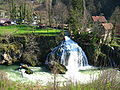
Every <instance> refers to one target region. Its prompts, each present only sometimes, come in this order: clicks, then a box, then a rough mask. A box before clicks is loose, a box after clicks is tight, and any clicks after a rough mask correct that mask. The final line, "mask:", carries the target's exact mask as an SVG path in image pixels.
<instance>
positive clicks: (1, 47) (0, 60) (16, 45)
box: [0, 35, 61, 66]
mask: <svg viewBox="0 0 120 90" xmlns="http://www.w3.org/2000/svg"><path fill="white" fill-rule="evenodd" d="M29 37H30V38H29ZM31 38H32V36H30V35H24V36H23V35H20V36H11V37H9V38H8V39H6V37H5V36H0V64H5V65H11V64H13V63H15V62H22V63H23V62H24V63H27V64H29V65H32V66H39V65H41V64H43V63H44V62H45V59H46V55H47V54H48V52H49V51H50V49H51V48H52V47H54V46H55V45H56V44H58V43H59V42H58V41H60V39H61V37H55V36H51V37H48V36H40V35H34V39H31ZM32 40H34V41H32ZM36 43H37V44H36ZM33 51H34V52H33Z"/></svg>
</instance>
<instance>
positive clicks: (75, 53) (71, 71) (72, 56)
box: [46, 36, 91, 78]
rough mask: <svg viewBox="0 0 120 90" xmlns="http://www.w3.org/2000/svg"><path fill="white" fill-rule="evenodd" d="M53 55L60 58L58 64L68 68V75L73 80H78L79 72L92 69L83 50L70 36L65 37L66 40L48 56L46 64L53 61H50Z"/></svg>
mask: <svg viewBox="0 0 120 90" xmlns="http://www.w3.org/2000/svg"><path fill="white" fill-rule="evenodd" d="M52 55H56V56H57V57H58V59H57V62H59V63H60V64H62V65H64V66H65V67H66V69H67V72H66V75H67V76H69V77H71V78H74V77H76V78H77V76H76V75H78V72H79V70H85V69H88V68H91V66H90V65H89V64H88V60H87V57H86V55H85V53H84V51H83V50H82V48H81V47H80V46H79V45H78V44H77V43H76V42H74V41H73V40H71V39H70V38H69V37H68V36H65V40H64V41H63V42H62V43H61V44H60V45H59V46H57V47H55V48H54V49H53V51H52V52H51V53H49V54H48V57H47V60H46V64H48V62H50V60H53V59H49V57H50V56H52Z"/></svg>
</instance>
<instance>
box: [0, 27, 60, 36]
mask: <svg viewBox="0 0 120 90" xmlns="http://www.w3.org/2000/svg"><path fill="white" fill-rule="evenodd" d="M60 32H61V31H60V30H57V29H52V28H45V29H36V27H35V26H26V25H11V26H0V35H6V34H11V35H21V34H31V33H35V34H41V35H43V34H44V35H45V34H46V35H57V34H58V33H60Z"/></svg>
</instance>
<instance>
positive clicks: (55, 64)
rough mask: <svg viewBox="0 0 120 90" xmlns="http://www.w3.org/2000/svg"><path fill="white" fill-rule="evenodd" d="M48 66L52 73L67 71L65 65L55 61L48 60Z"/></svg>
mask: <svg viewBox="0 0 120 90" xmlns="http://www.w3.org/2000/svg"><path fill="white" fill-rule="evenodd" d="M48 67H49V69H50V70H51V71H52V72H53V73H57V74H64V73H65V72H66V71H67V69H66V67H65V66H63V65H61V64H59V63H58V62H56V61H51V62H49V64H48Z"/></svg>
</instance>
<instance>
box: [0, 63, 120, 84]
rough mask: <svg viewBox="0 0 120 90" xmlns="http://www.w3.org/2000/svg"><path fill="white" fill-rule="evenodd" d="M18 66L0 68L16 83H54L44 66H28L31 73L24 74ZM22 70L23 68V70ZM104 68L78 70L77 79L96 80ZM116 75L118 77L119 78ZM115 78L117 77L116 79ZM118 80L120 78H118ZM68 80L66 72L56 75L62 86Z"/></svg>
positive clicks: (1, 66) (83, 81)
mask: <svg viewBox="0 0 120 90" xmlns="http://www.w3.org/2000/svg"><path fill="white" fill-rule="evenodd" d="M16 68H18V65H11V66H5V65H0V70H3V71H5V72H6V73H7V78H8V79H9V80H11V81H15V82H18V83H29V84H37V85H38V84H40V85H43V86H46V85H51V84H53V83H54V74H52V73H51V72H50V71H49V70H47V69H46V68H45V67H44V66H43V67H30V69H32V70H33V72H34V73H33V74H30V75H29V74H26V73H24V75H23V76H22V75H21V72H20V71H19V70H15V69H16ZM23 71H24V70H23ZM103 71H104V70H97V69H96V70H81V71H79V72H78V75H79V77H77V78H78V80H79V81H80V82H79V83H81V84H86V83H90V82H93V81H94V80H98V79H99V77H100V76H102V75H103ZM117 73H118V74H116V75H117V76H118V75H119V76H120V72H119V71H117ZM119 76H118V78H119ZM118 78H117V79H118ZM119 80H120V78H119ZM69 81H71V80H69V79H68V78H66V74H57V75H56V82H57V83H58V85H60V86H62V85H65V84H67V83H68V82H69Z"/></svg>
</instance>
